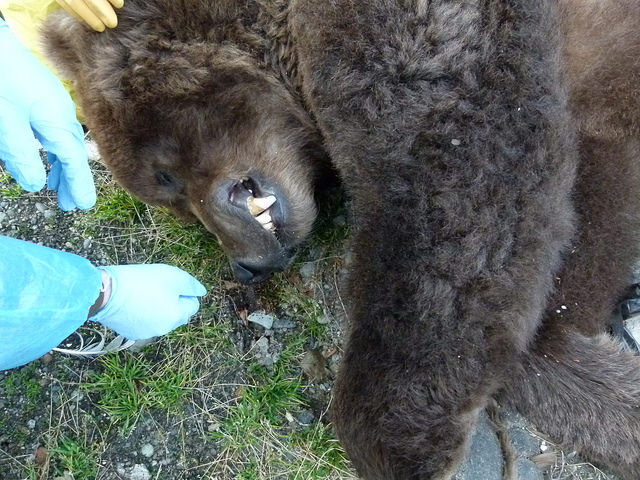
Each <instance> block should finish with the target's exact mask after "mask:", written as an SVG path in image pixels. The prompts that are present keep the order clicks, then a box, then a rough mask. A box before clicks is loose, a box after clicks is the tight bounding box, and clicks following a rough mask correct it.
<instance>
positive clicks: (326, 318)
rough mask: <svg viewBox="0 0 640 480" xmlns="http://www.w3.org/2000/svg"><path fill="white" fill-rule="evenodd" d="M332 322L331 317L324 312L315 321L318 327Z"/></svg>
mask: <svg viewBox="0 0 640 480" xmlns="http://www.w3.org/2000/svg"><path fill="white" fill-rule="evenodd" d="M332 320H333V319H332V318H331V315H329V314H328V313H326V312H325V313H324V315H322V316H320V317H318V318H317V319H316V322H318V323H319V324H320V325H328V324H330V323H331V321H332Z"/></svg>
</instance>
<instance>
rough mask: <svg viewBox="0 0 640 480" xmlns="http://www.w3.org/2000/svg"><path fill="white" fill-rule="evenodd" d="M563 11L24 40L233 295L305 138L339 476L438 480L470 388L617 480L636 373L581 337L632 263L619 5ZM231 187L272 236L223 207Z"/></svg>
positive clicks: (234, 10)
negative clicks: (39, 49)
mask: <svg viewBox="0 0 640 480" xmlns="http://www.w3.org/2000/svg"><path fill="white" fill-rule="evenodd" d="M582 3H584V2H578V1H576V0H564V1H563V2H562V3H561V7H562V8H563V12H562V14H561V15H560V19H561V20H562V24H561V27H562V28H561V29H560V30H559V27H558V25H556V22H555V20H556V19H557V18H558V17H557V15H556V13H555V11H554V10H555V9H554V5H555V3H554V2H551V1H550V0H549V1H547V0H545V1H540V2H528V1H525V0H521V1H508V2H499V1H489V0H487V1H484V2H478V3H477V4H476V3H474V2H470V3H466V2H447V1H431V2H428V1H424V0H415V1H410V0H407V1H396V2H392V1H384V0H377V1H375V2H354V1H350V0H331V1H320V0H317V1H315V2H313V1H310V0H296V1H293V2H292V4H291V5H289V4H288V2H286V1H284V0H282V1H280V0H271V1H267V0H265V1H259V2H253V1H248V0H247V1H232V0H226V1H213V0H211V1H203V2H183V1H179V2H176V1H170V0H156V1H151V0H129V1H128V2H127V3H126V5H125V7H124V8H123V9H122V10H121V11H120V12H119V21H120V26H119V27H118V28H117V29H115V30H114V31H110V32H106V33H104V34H96V33H94V32H91V31H89V30H88V29H87V28H85V27H83V26H82V25H80V24H79V23H78V22H76V21H75V20H73V19H71V18H70V17H67V16H65V15H63V14H60V15H55V16H53V17H52V18H51V20H50V21H49V23H48V26H47V29H46V32H45V34H46V38H47V42H48V44H49V47H50V50H51V52H52V56H53V57H54V58H55V59H56V60H57V62H58V64H59V65H60V67H61V68H62V70H63V71H64V72H66V74H67V76H68V77H70V78H72V79H73V80H74V82H75V84H76V87H77V89H78V92H79V95H80V104H81V106H82V108H83V110H84V112H85V116H86V120H87V124H88V125H89V127H90V128H91V130H92V133H93V134H94V136H95V137H96V139H97V141H98V144H99V146H100V149H101V153H102V154H103V157H104V158H105V160H106V161H107V163H108V164H109V166H110V167H111V169H112V171H113V172H114V175H115V176H116V178H117V179H118V180H119V181H120V182H121V183H122V184H123V185H124V186H125V187H126V188H128V189H129V190H130V191H132V192H133V193H134V194H136V195H138V196H139V197H140V198H142V199H143V200H145V201H148V202H150V203H156V204H163V205H167V206H170V207H172V208H174V209H175V210H176V211H177V212H178V213H179V214H181V215H183V216H189V215H195V216H197V217H198V218H199V219H200V220H201V221H202V222H203V223H204V224H205V225H206V226H207V228H209V229H210V230H211V231H212V232H214V233H215V234H217V235H218V236H219V238H220V239H221V241H222V243H223V245H224V247H225V250H226V251H227V252H228V253H229V256H230V258H231V259H232V261H233V262H234V263H235V264H237V265H238V266H239V267H240V268H243V269H245V270H250V271H252V272H255V273H256V275H255V276H254V277H253V278H249V279H250V280H253V279H256V280H259V279H261V278H263V276H264V275H262V274H263V273H264V272H266V273H268V272H269V271H271V270H275V269H279V268H283V267H284V266H285V265H286V263H287V261H288V258H289V256H290V254H291V250H292V248H293V247H295V245H296V244H297V243H298V242H299V241H300V240H301V239H302V238H303V237H304V236H305V235H306V234H307V233H308V231H309V229H310V225H311V220H312V219H313V215H314V204H313V197H312V189H313V172H314V171H315V168H316V164H317V163H318V162H322V161H323V156H324V154H323V153H322V150H321V149H320V144H321V135H322V137H324V142H325V146H326V148H327V150H328V151H329V153H330V156H331V160H332V161H333V162H334V164H335V165H336V166H337V167H338V169H339V170H340V173H341V176H342V177H343V180H344V182H345V185H346V187H347V189H348V191H349V193H350V195H351V197H352V198H353V205H354V206H353V217H354V222H355V225H354V234H353V238H352V248H353V251H354V261H353V264H352V265H351V274H350V280H349V281H348V288H349V297H350V303H351V308H350V320H351V323H352V327H351V333H350V337H349V341H348V343H347V345H346V347H345V348H346V351H345V361H344V368H342V369H341V374H340V378H339V380H338V383H337V386H336V399H337V400H336V407H335V410H334V412H335V424H336V427H337V431H338V433H339V436H340V438H341V440H342V441H343V443H344V445H345V447H346V448H347V450H348V452H349V454H350V455H351V458H352V459H353V461H354V464H355V465H356V467H357V468H358V471H359V472H360V474H361V475H362V476H363V477H364V478H366V479H394V478H398V479H411V478H415V479H422V478H446V477H447V476H448V475H449V473H451V472H452V471H453V470H454V469H455V467H456V465H457V464H458V462H459V461H460V459H461V457H462V454H463V453H464V450H465V445H466V443H467V440H468V437H469V435H468V434H469V431H471V430H472V429H473V424H474V421H475V417H476V414H477V412H478V410H479V409H481V408H483V407H484V405H485V402H486V399H487V397H488V396H489V395H492V394H496V395H498V396H499V398H500V400H501V401H503V402H509V403H511V404H512V406H514V408H517V409H519V410H520V411H522V412H523V413H525V414H526V415H527V416H528V417H529V418H531V419H532V420H534V421H535V422H536V423H537V424H538V425H539V426H540V427H542V428H543V429H544V430H545V431H546V432H548V433H549V434H552V435H553V436H554V438H555V439H557V440H559V441H562V442H564V443H565V444H572V445H575V446H576V447H577V448H579V449H580V450H581V451H582V452H584V453H585V454H586V455H587V456H589V457H590V458H594V459H596V460H598V461H602V462H604V463H607V464H608V465H610V466H611V467H613V468H615V469H617V470H618V471H619V472H620V473H621V474H623V475H625V476H626V478H635V476H636V473H637V472H638V471H640V408H639V407H638V404H637V399H638V395H639V392H638V390H639V387H638V385H640V373H639V372H640V369H639V368H638V367H640V360H638V358H637V357H633V356H631V355H629V354H626V353H624V352H621V351H620V348H619V347H618V346H617V345H616V344H615V343H614V342H613V341H612V340H610V339H609V338H607V337H605V336H602V335H600V336H593V335H594V334H596V333H600V332H603V331H604V329H605V326H606V323H607V321H608V318H609V312H611V311H612V309H613V306H614V304H615V302H616V301H617V300H618V298H619V296H620V295H621V292H622V289H623V287H624V286H625V285H626V283H627V282H628V281H629V277H630V264H631V260H633V259H635V258H636V257H637V253H638V252H637V245H638V242H637V236H638V235H637V234H638V225H637V218H636V216H637V213H636V212H638V211H639V210H638V206H639V205H638V201H637V200H636V198H640V197H639V196H638V194H637V193H638V185H639V182H638V178H639V177H638V172H637V170H636V165H635V159H636V156H637V149H638V146H637V145H636V137H637V129H636V127H637V125H638V123H637V120H636V119H637V112H638V108H637V106H638V99H637V97H635V96H633V95H632V92H633V91H634V89H633V87H634V85H633V84H632V83H630V82H631V81H632V79H634V78H635V79H637V78H638V76H637V74H638V72H640V68H637V67H638V65H637V64H636V63H637V61H638V58H640V55H637V53H640V52H636V51H633V50H632V51H631V54H629V55H628V56H627V53H628V50H627V49H629V48H630V47H634V46H635V48H636V50H637V49H639V47H638V42H637V41H636V40H635V39H636V37H634V36H633V35H637V34H636V32H635V30H636V29H635V28H633V26H634V25H637V24H638V23H637V20H638V13H637V11H638V10H639V9H638V5H639V4H638V2H637V1H635V2H634V1H623V2H614V3H612V2H609V3H608V4H607V5H608V7H606V8H605V7H603V8H602V9H599V8H598V7H597V6H594V3H593V2H592V4H591V6H589V8H588V9H587V8H585V9H584V10H581V8H582V7H583V5H582ZM596 3H597V2H596ZM625 9H626V10H625ZM634 14H635V19H634ZM634 20H635V21H634ZM599 22H611V23H610V24H611V25H615V26H616V28H613V27H612V28H608V29H607V28H605V29H604V31H603V29H602V28H601V26H600V23H599ZM607 24H608V25H609V23H607ZM558 31H562V34H563V35H562V37H563V38H566V39H567V46H566V50H565V53H566V55H565V57H564V63H565V64H566V65H567V72H568V79H569V81H568V85H569V93H570V108H571V112H572V114H573V117H572V120H571V122H572V125H570V124H569V123H570V121H569V117H568V115H567V110H566V108H565V105H564V103H565V98H564V92H563V89H562V85H563V81H562V78H561V73H560V72H559V71H558V70H559V66H560V65H559V63H560V62H559V59H560V58H561V57H560V52H559V48H560V46H561V45H560V41H559V39H558V35H557V32H558ZM585 37H587V38H588V39H589V41H588V42H585V41H584V38H585ZM634 42H635V43H634ZM585 45H591V46H589V47H587V46H585ZM603 52H604V53H603ZM625 69H627V70H626V71H625ZM602 77H606V78H607V79H608V84H606V85H603V84H601V83H599V82H598V79H599V78H602ZM618 80H620V82H618ZM607 85H609V86H607ZM618 86H620V87H619V88H618ZM590 92H593V95H590ZM592 97H593V98H592ZM618 99H624V101H619V100H618ZM602 112H606V115H605V114H603V113H602ZM316 125H317V126H316ZM575 125H577V126H578V128H577V131H578V137H577V141H578V142H579V153H580V162H579V165H578V187H577V191H576V195H575V200H576V202H577V214H578V215H577V217H578V222H579V223H578V225H579V234H578V236H577V237H575V238H573V243H572V244H571V248H569V249H568V250H566V251H564V252H565V255H564V258H563V259H562V261H564V268H563V270H562V271H561V272H559V271H558V268H559V265H560V262H561V258H560V256H561V254H562V253H563V247H564V246H565V245H568V244H569V243H570V240H571V239H572V231H573V224H574V209H573V206H572V202H571V199H570V198H569V197H570V196H571V195H572V194H573V191H572V184H573V176H574V175H573V168H574V160H573V157H574V153H575V150H576V148H575V144H574V141H575V140H576V137H574V135H573V130H574V128H573V126H575ZM318 127H319V131H318ZM247 177H248V178H251V179H252V180H254V181H255V183H256V184H258V185H259V187H256V186H254V187H253V190H261V191H262V193H274V194H275V195H276V197H277V198H278V204H279V207H278V208H279V210H278V211H277V212H274V216H277V219H278V225H277V227H278V228H277V233H276V235H273V234H272V233H270V232H267V231H265V230H264V229H262V227H260V226H259V225H258V224H256V222H255V220H254V219H253V218H251V215H249V214H248V213H247V212H246V211H244V210H243V209H242V208H241V207H242V206H238V205H237V204H236V203H235V202H232V201H230V199H232V198H233V197H234V194H236V193H237V192H239V191H240V192H241V193H242V195H240V193H238V195H239V196H240V198H242V199H244V197H245V196H246V195H247V193H246V192H244V190H243V189H245V190H246V189H247V184H246V183H245V182H243V179H245V178H247ZM254 193H255V192H249V195H253V194H254ZM236 271H237V270H236ZM557 278H559V279H560V281H558V280H557ZM554 288H555V290H554ZM552 290H554V291H555V293H554V296H553V297H551V299H550V294H551V292H552ZM576 303H577V304H578V305H574V304H576ZM563 305H564V306H565V307H567V310H564V309H562V308H561V307H562V306H563ZM574 307H577V308H574ZM557 310H559V311H560V312H561V315H559V314H557V313H556V311H557ZM544 311H546V314H543V312H544ZM543 319H544V322H543V323H542V327H541V328H540V330H537V329H538V327H539V325H540V323H541V321H542V320H543ZM536 332H537V337H536V338H534V336H535V335H536ZM609 405H611V406H609Z"/></svg>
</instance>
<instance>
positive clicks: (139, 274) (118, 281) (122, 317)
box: [91, 264, 207, 340]
mask: <svg viewBox="0 0 640 480" xmlns="http://www.w3.org/2000/svg"><path fill="white" fill-rule="evenodd" d="M100 268H102V269H104V270H106V271H107V272H108V273H109V275H110V276H111V298H110V299H109V301H108V303H107V305H106V306H105V307H104V308H103V309H102V310H100V311H99V312H98V313H97V314H96V315H95V316H93V317H92V318H91V320H94V321H96V322H100V323H101V324H103V325H105V326H107V327H109V328H111V329H112V330H115V331H116V332H118V333H119V334H120V335H122V336H124V337H126V338H128V339H129V340H141V339H145V338H151V337H155V336H158V335H164V334H165V333H168V332H170V331H171V330H173V329H174V328H176V327H179V326H180V325H184V324H185V323H187V321H188V320H189V318H190V317H191V316H192V315H194V314H195V313H196V312H197V311H198V309H199V308H200V302H199V301H198V298H197V297H201V296H203V295H205V294H206V293H207V290H206V289H205V288H204V286H203V285H202V284H201V283H200V282H199V281H198V280H196V279H195V278H194V277H192V276H191V275H189V274H188V273H187V272H185V271H184V270H181V269H179V268H178V267H173V266H170V265H164V264H148V265H116V266H109V267H100Z"/></svg>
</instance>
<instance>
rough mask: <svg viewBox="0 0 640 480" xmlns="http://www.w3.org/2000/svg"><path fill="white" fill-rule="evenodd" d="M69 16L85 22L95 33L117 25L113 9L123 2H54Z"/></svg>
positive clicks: (60, 0) (114, 0)
mask: <svg viewBox="0 0 640 480" xmlns="http://www.w3.org/2000/svg"><path fill="white" fill-rule="evenodd" d="M56 2H58V4H59V5H60V6H61V7H62V8H64V9H65V10H66V11H67V12H69V13H70V14H71V15H73V16H74V17H76V18H77V19H79V20H82V21H84V22H86V23H87V24H88V25H89V26H90V27H91V28H93V29H94V30H95V31H96V32H102V31H104V29H105V28H114V27H115V26H116V25H118V17H116V12H115V11H114V8H121V7H122V5H124V0H56Z"/></svg>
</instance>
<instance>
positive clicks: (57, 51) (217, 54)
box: [44, 6, 325, 283]
mask: <svg viewBox="0 0 640 480" xmlns="http://www.w3.org/2000/svg"><path fill="white" fill-rule="evenodd" d="M156 13H157V16H156V17H155V18H153V14H154V11H153V9H152V8H149V6H147V8H139V9H137V8H135V6H132V7H131V8H128V9H127V7H125V8H124V9H122V12H119V21H120V26H119V27H118V28H117V29H116V30H114V31H108V32H105V33H96V32H93V31H90V30H89V29H88V28H87V27H85V26H84V25H82V24H81V23H80V22H78V21H77V20H76V19H74V18H72V17H70V16H68V15H67V14H66V13H64V12H56V13H54V14H53V15H51V16H50V17H49V18H48V20H47V22H46V24H45V28H44V38H45V43H46V48H47V53H48V54H49V56H50V58H51V59H52V60H53V62H54V64H55V65H56V67H57V69H58V71H59V73H60V74H61V76H62V77H64V78H68V79H71V80H72V82H73V86H74V88H75V90H76V92H77V98H76V100H77V101H78V103H79V105H80V107H81V109H82V111H83V114H84V116H85V123H86V124H87V126H88V127H89V129H90V130H91V133H92V136H93V138H94V139H95V140H96V142H97V144H98V147H99V150H100V153H101V156H102V158H103V160H104V161H105V163H106V164H107V165H108V167H109V168H110V170H111V172H112V173H113V175H114V177H115V179H116V180H117V181H118V183H119V184H120V185H122V186H123V187H124V188H125V189H127V190H128V191H129V192H131V193H132V194H133V195H135V196H136V197H138V198H139V199H141V200H142V201H144V202H146V203H149V204H152V205H162V206H166V207H169V208H170V209H172V210H173V211H174V212H175V213H176V214H177V215H178V216H180V217H182V218H183V219H187V220H188V219H194V218H197V219H198V220H200V221H201V222H202V224H203V225H204V226H205V227H206V228H207V229H208V230H209V231H210V232H212V233H213V234H215V235H216V236H217V237H218V239H219V241H220V243H221V245H222V247H223V249H224V251H225V252H226V254H227V255H228V257H229V259H230V261H231V264H232V268H233V270H234V273H235V275H236V277H237V278H238V279H239V280H240V281H243V282H244V283H254V282H259V281H262V280H264V279H266V278H268V277H269V276H270V275H271V274H272V273H273V272H275V271H279V270H282V269H284V268H285V267H286V266H287V265H288V263H289V262H290V259H291V258H292V256H293V252H294V250H295V247H296V246H297V245H298V244H299V242H300V241H301V240H302V239H304V238H305V237H306V236H307V235H308V234H309V232H310V230H311V228H312V224H313V221H314V219H315V216H316V206H315V201H314V193H313V192H314V182H315V180H316V177H317V173H318V172H319V169H320V167H319V165H320V164H323V163H325V162H324V158H325V154H324V152H323V150H322V148H321V146H320V145H321V140H320V136H319V134H318V132H317V130H316V128H315V126H314V124H313V122H312V120H311V119H310V118H309V116H308V114H307V113H306V111H305V109H304V108H303V107H302V105H301V103H300V102H299V100H298V99H297V97H296V95H295V93H293V90H292V89H290V88H288V87H287V85H286V84H285V83H284V82H283V81H282V80H281V79H278V78H277V75H276V74H275V73H274V72H273V70H272V69H269V68H265V65H264V64H263V61H262V60H260V58H259V57H260V56H263V57H264V51H263V50H264V49H265V48H266V47H265V46H264V45H263V43H262V42H261V40H260V38H259V37H257V36H255V35H253V36H252V35H251V34H250V33H248V31H247V30H246V29H244V28H242V27H241V26H238V25H237V21H236V19H228V22H229V23H228V24H225V22H226V21H227V19H225V18H209V20H210V21H211V22H212V25H209V26H208V27H203V26H202V25H200V24H197V22H196V24H194V25H191V24H188V22H186V23H185V22H183V23H180V21H179V19H180V16H179V15H178V16H176V17H177V18H178V20H177V21H178V24H177V25H169V24H167V22H168V21H169V19H168V17H169V15H163V14H162V12H156ZM145 15H146V17H145ZM211 15H214V13H212V14H211ZM150 17H151V18H150ZM222 17H224V16H223V15H222ZM165 19H166V20H165ZM174 21H176V19H175V18H174ZM213 24H215V25H213ZM213 26H215V28H213ZM210 27H211V28H210Z"/></svg>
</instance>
